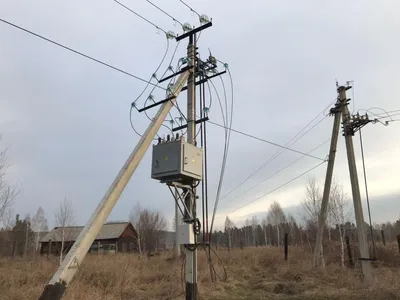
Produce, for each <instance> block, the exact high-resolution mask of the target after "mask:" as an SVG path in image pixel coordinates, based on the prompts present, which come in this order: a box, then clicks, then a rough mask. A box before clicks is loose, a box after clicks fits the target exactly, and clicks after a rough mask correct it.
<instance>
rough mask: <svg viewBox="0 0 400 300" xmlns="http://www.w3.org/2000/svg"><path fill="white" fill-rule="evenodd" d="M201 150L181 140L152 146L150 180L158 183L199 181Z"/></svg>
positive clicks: (201, 167)
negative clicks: (158, 181)
mask: <svg viewBox="0 0 400 300" xmlns="http://www.w3.org/2000/svg"><path fill="white" fill-rule="evenodd" d="M202 177H203V150H202V149H200V148H198V147H196V146H194V145H192V144H189V143H187V142H186V141H185V140H184V139H183V138H181V139H179V140H174V141H164V142H162V143H159V144H157V145H153V158H152V164H151V178H153V179H157V180H160V181H165V182H168V181H175V180H177V181H182V180H185V179H195V180H201V179H202Z"/></svg>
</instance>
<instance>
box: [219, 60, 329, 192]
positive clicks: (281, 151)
mask: <svg viewBox="0 0 400 300" xmlns="http://www.w3.org/2000/svg"><path fill="white" fill-rule="evenodd" d="M218 61H219V62H220V63H222V64H224V65H226V64H225V63H224V62H222V61H220V60H218ZM336 100H337V99H336V98H335V99H334V100H333V101H332V102H330V103H329V104H328V105H327V106H326V107H325V108H324V109H323V110H322V111H321V112H319V113H318V114H317V116H316V117H314V118H313V119H312V120H311V121H310V122H308V123H307V124H306V125H305V126H304V127H303V128H302V129H301V130H300V131H299V132H298V133H297V134H296V135H295V136H294V137H292V138H291V139H290V141H288V142H287V143H286V144H285V147H290V146H291V145H293V144H294V143H296V142H297V141H298V140H299V139H301V138H302V137H303V136H305V135H306V134H307V133H308V132H310V131H311V130H312V129H313V128H315V127H316V126H317V125H318V124H319V123H321V122H322V121H323V120H324V119H325V118H323V119H321V120H320V121H319V122H317V123H316V124H314V125H313V126H312V127H311V128H310V129H308V130H307V131H306V132H305V133H303V134H302V135H301V136H300V137H298V136H299V135H300V134H301V133H302V132H303V131H304V130H305V129H306V128H307V127H308V126H309V125H311V124H312V123H313V122H314V121H315V120H316V119H317V118H318V117H319V116H320V115H321V114H324V115H325V111H326V110H327V109H328V108H329V107H330V106H331V105H332V103H333V102H335V101H336ZM327 116H328V114H326V115H325V117H327ZM297 137H298V138H297ZM296 138H297V139H296ZM285 150H286V149H281V150H280V151H278V152H276V153H275V154H273V155H272V156H271V157H270V158H269V159H268V160H267V161H266V162H264V163H263V164H262V165H261V166H260V167H259V168H258V169H257V170H255V171H254V172H252V173H251V174H250V175H249V176H248V177H246V178H245V179H244V180H243V181H242V182H240V183H239V184H238V185H237V186H236V187H234V188H233V189H232V190H230V191H229V192H228V193H226V194H225V195H224V196H223V197H222V199H224V198H226V197H227V196H228V195H230V194H231V193H233V192H234V191H235V190H237V189H238V188H239V187H241V186H242V185H243V184H244V183H246V182H247V181H248V180H249V179H250V178H251V177H253V176H254V175H255V174H256V173H258V172H259V171H260V170H261V169H262V168H264V167H265V166H267V165H268V164H269V163H271V162H272V161H273V160H274V159H276V158H277V157H278V156H279V155H281V154H283V152H285Z"/></svg>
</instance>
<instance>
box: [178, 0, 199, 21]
mask: <svg viewBox="0 0 400 300" xmlns="http://www.w3.org/2000/svg"><path fill="white" fill-rule="evenodd" d="M179 1H180V2H181V3H182V4H183V5H185V6H186V7H187V8H189V9H190V11H191V12H194V13H195V14H196V15H197V16H198V17H199V18H201V16H200V14H199V13H198V12H197V11H195V10H194V9H193V8H191V7H190V6H189V5H188V4H186V3H185V2H183V1H182V0H179Z"/></svg>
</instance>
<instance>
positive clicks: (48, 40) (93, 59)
mask: <svg viewBox="0 0 400 300" xmlns="http://www.w3.org/2000/svg"><path fill="white" fill-rule="evenodd" d="M0 21H1V22H3V23H5V24H7V25H10V26H12V27H14V28H17V29H19V30H21V31H24V32H26V33H29V34H31V35H33V36H35V37H37V38H40V39H42V40H45V41H47V42H49V43H51V44H53V45H56V46H58V47H61V48H64V49H65V50H68V51H70V52H73V53H75V54H78V55H80V56H82V57H85V58H87V59H89V60H92V61H94V62H97V63H99V64H101V65H103V66H106V67H108V68H110V69H113V70H115V71H118V72H120V73H122V74H125V75H128V76H130V77H132V78H135V79H137V80H140V81H143V82H145V83H147V82H148V80H146V79H143V78H141V77H139V76H136V75H134V74H132V73H129V72H127V71H124V70H122V69H119V68H117V67H114V66H112V65H110V64H108V63H105V62H103V61H101V60H98V59H96V58H94V57H92V56H89V55H87V54H84V53H82V52H80V51H77V50H74V49H72V48H70V47H67V46H65V45H62V44H60V43H58V42H55V41H53V40H51V39H49V38H46V37H44V36H42V35H40V34H37V33H35V32H33V31H30V30H28V29H25V28H23V27H21V26H18V25H15V24H13V23H11V22H8V21H6V20H3V19H0ZM151 85H155V84H151ZM158 88H160V89H163V90H166V89H164V88H163V87H158Z"/></svg>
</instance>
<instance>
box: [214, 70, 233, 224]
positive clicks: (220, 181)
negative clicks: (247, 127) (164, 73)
mask: <svg viewBox="0 0 400 300" xmlns="http://www.w3.org/2000/svg"><path fill="white" fill-rule="evenodd" d="M226 69H227V71H228V74H229V78H230V83H231V96H232V100H231V115H230V118H229V120H230V122H229V121H228V103H227V102H228V101H227V99H226V89H225V84H224V81H223V79H222V77H221V82H222V86H223V89H224V96H225V106H226V125H227V126H228V122H229V127H227V129H226V130H225V132H227V136H226V139H225V148H224V156H223V160H222V167H221V175H220V179H219V182H218V189H217V197H216V199H215V205H214V211H213V215H212V219H211V227H210V231H211V232H212V228H213V226H214V220H215V215H216V212H217V208H218V203H219V201H220V198H219V196H220V194H221V188H222V183H223V179H224V175H225V169H226V161H227V157H228V150H229V144H230V139H231V133H232V131H231V129H232V119H233V99H234V98H233V79H232V74H231V72H230V70H229V68H226Z"/></svg>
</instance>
